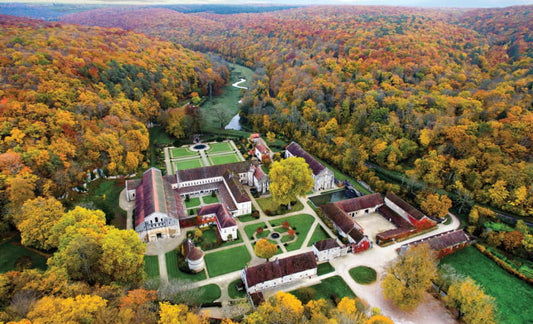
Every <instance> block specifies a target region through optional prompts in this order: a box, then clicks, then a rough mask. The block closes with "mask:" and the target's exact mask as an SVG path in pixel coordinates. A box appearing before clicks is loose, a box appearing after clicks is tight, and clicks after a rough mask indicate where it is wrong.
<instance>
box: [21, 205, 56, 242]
mask: <svg viewBox="0 0 533 324" xmlns="http://www.w3.org/2000/svg"><path fill="white" fill-rule="evenodd" d="M63 213H64V211H63V206H62V205H61V203H60V202H59V201H57V200H56V199H55V198H53V197H50V198H43V197H37V198H35V199H30V200H27V201H26V202H25V203H24V204H23V205H22V208H21V211H20V216H17V217H16V219H17V220H18V222H17V228H18V229H19V231H20V236H21V239H22V244H24V245H27V246H33V247H35V248H38V249H43V250H48V249H50V248H52V247H53V246H52V245H51V244H50V243H49V242H48V239H49V237H50V236H51V235H52V228H53V226H54V225H55V224H57V222H58V221H59V220H60V219H61V217H62V216H63Z"/></svg>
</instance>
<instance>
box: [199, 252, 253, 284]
mask: <svg viewBox="0 0 533 324" xmlns="http://www.w3.org/2000/svg"><path fill="white" fill-rule="evenodd" d="M251 259H252V257H251V256H250V253H249V252H248V249H247V248H246V246H244V245H240V246H236V247H233V248H229V249H224V250H219V251H213V252H210V253H206V254H205V256H204V261H205V265H206V267H207V271H208V273H209V277H216V276H220V275H223V274H226V273H230V272H233V271H238V270H242V269H243V268H244V267H245V266H246V265H247V264H248V262H250V260H251Z"/></svg>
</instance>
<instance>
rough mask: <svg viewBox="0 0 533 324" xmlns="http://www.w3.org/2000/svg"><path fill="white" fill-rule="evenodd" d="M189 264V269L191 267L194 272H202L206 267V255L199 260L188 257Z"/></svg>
mask: <svg viewBox="0 0 533 324" xmlns="http://www.w3.org/2000/svg"><path fill="white" fill-rule="evenodd" d="M187 264H188V265H189V269H191V271H192V272H200V271H202V270H204V268H205V263H204V257H201V258H200V259H199V260H195V261H191V260H189V259H187Z"/></svg>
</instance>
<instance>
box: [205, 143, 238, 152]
mask: <svg viewBox="0 0 533 324" xmlns="http://www.w3.org/2000/svg"><path fill="white" fill-rule="evenodd" d="M233 150H234V148H233V146H232V145H231V144H230V143H229V142H221V143H209V150H207V153H208V154H212V153H221V152H233Z"/></svg>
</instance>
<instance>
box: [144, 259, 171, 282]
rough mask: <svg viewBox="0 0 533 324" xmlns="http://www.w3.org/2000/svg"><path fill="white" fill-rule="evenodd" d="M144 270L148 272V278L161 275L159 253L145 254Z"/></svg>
mask: <svg viewBox="0 0 533 324" xmlns="http://www.w3.org/2000/svg"><path fill="white" fill-rule="evenodd" d="M167 266H168V265H167ZM144 272H146V277H147V278H148V279H149V278H158V277H159V262H158V261H157V255H145V256H144Z"/></svg>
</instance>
